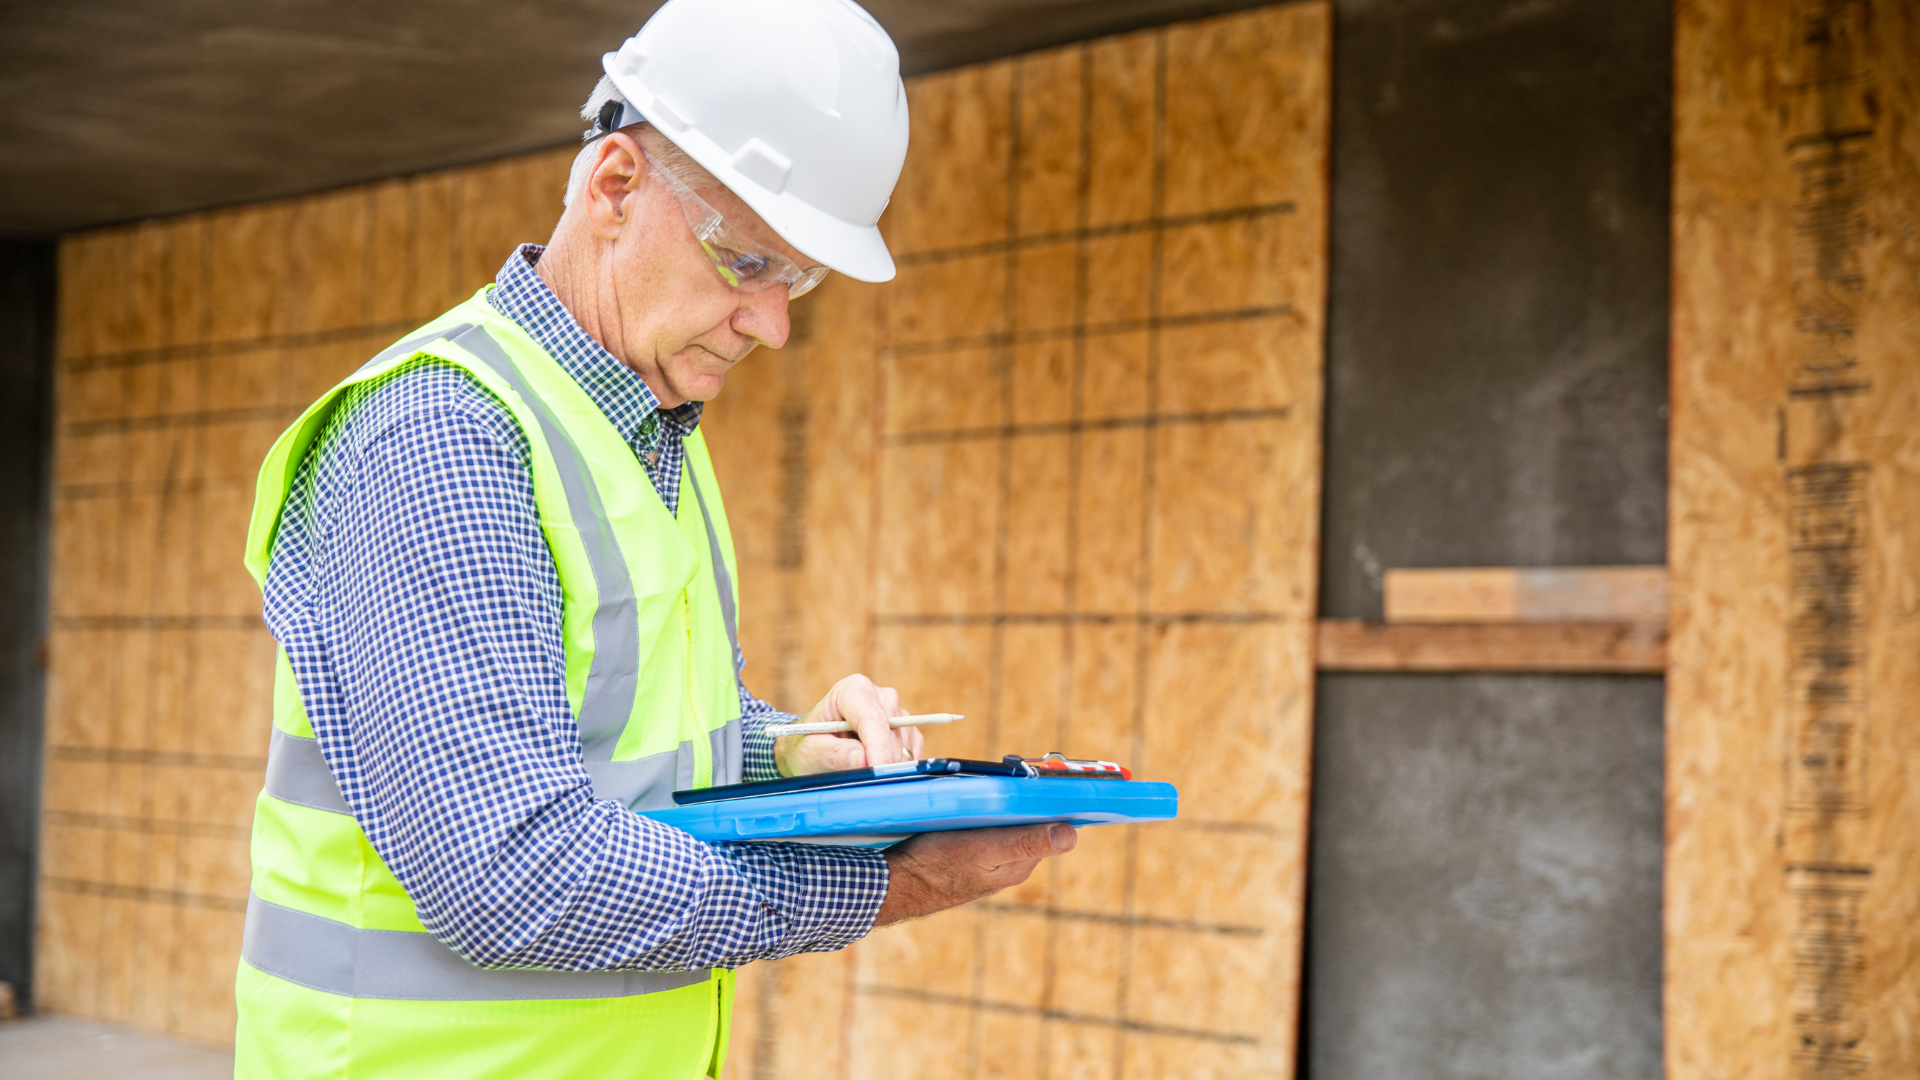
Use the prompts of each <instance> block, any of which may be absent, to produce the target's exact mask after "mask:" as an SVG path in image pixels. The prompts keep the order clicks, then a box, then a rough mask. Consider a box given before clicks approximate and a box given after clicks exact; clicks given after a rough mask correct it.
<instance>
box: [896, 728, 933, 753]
mask: <svg viewBox="0 0 1920 1080" xmlns="http://www.w3.org/2000/svg"><path fill="white" fill-rule="evenodd" d="M900 733H901V734H903V735H905V736H906V743H907V753H909V754H912V755H913V757H914V759H915V760H918V759H920V758H923V757H926V756H927V736H926V734H925V733H924V732H922V731H921V730H920V729H919V728H917V727H914V728H901V729H900Z"/></svg>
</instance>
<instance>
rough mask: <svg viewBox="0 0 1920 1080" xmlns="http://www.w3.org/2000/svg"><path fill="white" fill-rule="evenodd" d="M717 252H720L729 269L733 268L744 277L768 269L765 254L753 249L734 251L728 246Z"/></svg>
mask: <svg viewBox="0 0 1920 1080" xmlns="http://www.w3.org/2000/svg"><path fill="white" fill-rule="evenodd" d="M716 252H717V253H718V254H719V256H720V259H721V261H722V262H724V263H726V264H727V269H729V270H732V271H733V272H734V273H736V274H738V275H740V276H741V277H743V278H750V277H752V276H754V275H755V274H758V273H759V272H760V271H762V270H764V269H766V266H767V260H766V257H765V256H763V255H756V254H754V253H753V252H751V251H732V250H730V249H728V248H718V249H716Z"/></svg>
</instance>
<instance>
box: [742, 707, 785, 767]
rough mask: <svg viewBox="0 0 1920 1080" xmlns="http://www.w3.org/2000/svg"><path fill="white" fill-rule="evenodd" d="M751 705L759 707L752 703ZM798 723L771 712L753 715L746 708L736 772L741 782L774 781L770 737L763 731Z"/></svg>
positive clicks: (752, 711) (751, 709)
mask: <svg viewBox="0 0 1920 1080" xmlns="http://www.w3.org/2000/svg"><path fill="white" fill-rule="evenodd" d="M754 704H755V705H762V704H763V703H762V702H759V701H756V702H754ZM798 719H800V718H799V717H797V716H795V715H793V714H792V713H784V712H780V711H778V710H775V709H767V710H766V711H764V712H762V711H757V710H754V709H753V708H752V707H749V708H748V710H747V714H746V715H745V716H743V717H741V718H740V749H741V755H740V771H741V777H740V778H741V780H742V781H744V782H747V783H752V782H753V781H755V780H778V779H779V778H780V768H779V765H778V764H776V763H775V762H774V760H773V736H771V735H769V734H767V729H768V728H770V727H773V726H774V725H776V724H791V723H793V722H794V721H796V720H798Z"/></svg>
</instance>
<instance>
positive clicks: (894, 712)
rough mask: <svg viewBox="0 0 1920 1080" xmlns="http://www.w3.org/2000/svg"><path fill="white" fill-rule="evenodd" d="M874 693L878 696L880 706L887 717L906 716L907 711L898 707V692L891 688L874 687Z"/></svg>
mask: <svg viewBox="0 0 1920 1080" xmlns="http://www.w3.org/2000/svg"><path fill="white" fill-rule="evenodd" d="M874 692H875V693H877V694H879V695H880V705H881V707H882V708H884V709H886V710H887V715H888V716H905V715H907V710H905V709H903V708H901V707H900V691H898V690H895V689H894V688H893V687H891V686H876V687H874Z"/></svg>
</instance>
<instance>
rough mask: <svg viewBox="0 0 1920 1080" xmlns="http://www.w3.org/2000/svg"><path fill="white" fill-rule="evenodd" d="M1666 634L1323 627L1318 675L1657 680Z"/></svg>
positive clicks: (1472, 626) (1626, 626)
mask: <svg viewBox="0 0 1920 1080" xmlns="http://www.w3.org/2000/svg"><path fill="white" fill-rule="evenodd" d="M1666 642H1667V632H1666V628H1665V627H1663V626H1659V625H1656V624H1648V623H1593V622H1574V623H1465V624H1458V625H1422V624H1417V623H1415V624H1406V623H1372V622H1363V621H1361V620H1359V619H1323V620H1321V622H1320V632H1319V653H1318V657H1317V660H1316V664H1317V666H1318V668H1319V669H1320V670H1321V671H1507V672H1543V673H1545V672H1557V673H1562V674H1580V673H1605V674H1616V675H1634V674H1640V675H1658V674H1661V673H1662V672H1664V671H1665V670H1666Z"/></svg>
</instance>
